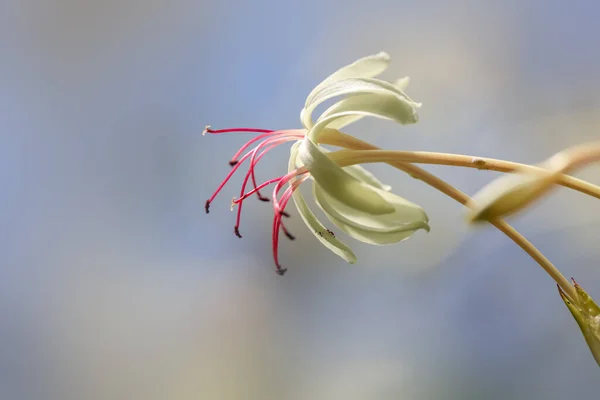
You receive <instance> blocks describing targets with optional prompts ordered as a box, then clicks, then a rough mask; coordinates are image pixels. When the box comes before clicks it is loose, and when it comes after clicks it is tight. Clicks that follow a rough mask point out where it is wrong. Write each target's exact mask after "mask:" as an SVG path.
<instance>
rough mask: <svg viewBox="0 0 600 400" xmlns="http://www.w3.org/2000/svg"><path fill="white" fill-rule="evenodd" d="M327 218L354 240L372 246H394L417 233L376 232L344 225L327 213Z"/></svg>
mask: <svg viewBox="0 0 600 400" xmlns="http://www.w3.org/2000/svg"><path fill="white" fill-rule="evenodd" d="M325 215H327V218H329V220H330V221H331V222H333V223H334V224H335V225H336V226H337V227H339V228H340V229H341V230H342V231H344V233H346V234H347V235H349V236H352V237H353V238H354V239H356V240H359V241H361V242H363V243H367V244H372V245H376V246H384V245H387V244H394V243H398V242H401V241H403V240H406V239H408V238H410V237H411V236H412V235H413V233H415V231H398V232H374V231H370V230H367V229H360V228H356V227H354V226H351V225H347V224H344V223H343V222H342V221H340V220H338V219H337V218H335V217H333V216H331V215H329V214H327V213H325Z"/></svg>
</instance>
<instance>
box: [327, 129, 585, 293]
mask: <svg viewBox="0 0 600 400" xmlns="http://www.w3.org/2000/svg"><path fill="white" fill-rule="evenodd" d="M329 144H334V143H329ZM335 145H340V144H335ZM344 146H347V147H348V148H351V149H360V150H361V154H363V153H364V152H368V151H369V150H376V149H378V148H377V147H376V146H374V145H372V144H370V143H367V142H364V141H362V140H358V139H357V141H355V142H346V143H344ZM378 151H379V152H381V150H378ZM343 152H344V150H342V151H340V152H337V153H338V154H339V153H343ZM335 154H336V153H330V154H329V156H331V157H332V158H334V157H335V156H334V155H335ZM363 155H364V154H363ZM363 162H364V160H362V159H361V160H357V159H354V160H346V159H344V162H343V164H342V163H340V166H347V165H352V164H358V163H363ZM373 162H375V161H373ZM380 162H385V163H387V164H389V165H391V166H393V167H395V168H397V169H399V170H401V171H404V172H406V173H407V174H409V175H411V176H413V177H414V178H417V179H420V180H421V181H423V182H425V183H426V184H428V185H429V186H431V187H433V188H435V189H437V190H439V191H440V192H442V193H444V194H445V195H447V196H449V197H451V198H453V199H454V200H456V201H458V202H459V203H461V204H463V205H464V206H466V207H468V206H469V203H470V200H471V198H470V197H469V196H468V195H466V194H465V193H463V192H461V191H460V190H458V189H457V188H455V187H454V186H452V185H450V184H449V183H447V182H446V181H444V180H442V179H440V178H438V177H437V176H435V175H433V174H431V173H429V172H427V171H425V170H424V169H422V168H420V167H418V166H416V165H413V164H411V163H408V162H405V161H404V160H398V159H395V160H394V159H385V160H380ZM490 223H491V224H492V225H494V226H495V227H496V228H498V229H499V230H500V231H501V232H503V233H504V234H505V235H506V236H508V237H509V238H510V239H511V240H512V241H513V242H515V243H516V244H517V245H518V246H519V247H521V249H523V250H524V251H525V252H526V253H527V254H529V255H530V256H531V257H532V258H533V259H534V260H535V261H536V262H537V263H538V264H539V265H540V266H541V267H542V268H543V269H544V271H546V273H548V275H550V277H551V278H552V279H553V280H554V281H555V282H556V283H557V284H558V285H559V286H560V287H561V288H562V289H563V290H564V291H565V292H566V293H567V294H568V295H569V296H576V292H575V288H574V287H573V286H572V285H571V284H570V283H569V281H568V280H567V279H566V278H565V277H564V275H563V274H561V273H560V271H559V270H558V268H556V267H555V266H554V264H552V262H550V260H548V259H547V258H546V257H545V256H544V255H543V254H542V253H541V252H540V251H539V250H538V249H537V248H536V247H535V246H534V245H533V244H532V243H531V242H530V241H529V240H527V239H526V238H525V237H524V236H523V235H521V234H520V233H519V232H518V231H517V230H516V229H515V228H513V227H512V226H511V225H509V224H508V223H507V222H505V221H504V220H502V219H496V220H492V221H490ZM573 298H574V297H573Z"/></svg>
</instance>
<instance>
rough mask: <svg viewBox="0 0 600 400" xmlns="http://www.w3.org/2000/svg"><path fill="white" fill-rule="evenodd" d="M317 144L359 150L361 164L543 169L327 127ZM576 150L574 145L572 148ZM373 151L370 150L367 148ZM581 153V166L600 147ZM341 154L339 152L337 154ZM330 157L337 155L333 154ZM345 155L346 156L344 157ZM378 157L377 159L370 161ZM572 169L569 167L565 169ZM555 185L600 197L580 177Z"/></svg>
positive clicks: (563, 177) (597, 154) (578, 162)
mask: <svg viewBox="0 0 600 400" xmlns="http://www.w3.org/2000/svg"><path fill="white" fill-rule="evenodd" d="M320 143H322V144H329V145H333V146H340V147H344V148H349V149H360V150H361V152H360V155H358V154H357V155H356V157H360V159H361V163H368V162H386V160H396V161H403V162H410V163H419V164H437V165H448V166H457V167H467V168H477V169H486V170H492V171H498V172H527V171H530V172H541V171H545V170H544V169H543V168H539V167H535V166H532V165H527V164H520V163H516V162H511V161H504V160H497V159H494V158H486V157H475V156H469V155H461V154H446V153H434V152H426V151H395V150H381V149H379V148H378V147H375V146H372V145H371V144H369V143H367V142H365V141H362V140H360V139H357V138H355V137H353V136H350V135H347V134H345V133H342V132H339V131H336V130H333V129H329V130H327V131H326V132H324V134H323V135H322V136H321V138H320ZM574 149H575V148H574ZM370 150H372V151H370ZM578 151H580V153H579V154H580V155H578V156H573V157H574V158H575V157H576V158H577V159H576V163H575V164H574V165H577V166H580V165H582V163H587V162H590V161H589V160H590V159H594V160H597V159H598V157H600V146H595V148H594V149H593V150H590V149H589V147H587V150H584V149H583V147H582V148H581V149H580V150H578ZM340 156H341V154H340ZM332 157H339V156H333V153H332ZM344 157H345V156H344ZM369 160H377V161H369ZM568 169H569V170H571V169H572V168H571V166H569V168H568ZM556 183H557V184H559V185H562V186H565V187H567V188H569V189H573V190H577V191H579V192H581V193H584V194H587V195H589V196H592V197H595V198H597V199H600V186H597V185H593V184H591V183H589V182H586V181H584V180H581V179H577V178H574V177H572V176H569V175H564V174H563V175H561V176H559V177H558V179H557V182H556Z"/></svg>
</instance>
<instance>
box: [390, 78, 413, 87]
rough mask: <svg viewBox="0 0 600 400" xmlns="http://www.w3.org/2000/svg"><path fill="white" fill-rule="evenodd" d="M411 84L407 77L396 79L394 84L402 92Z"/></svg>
mask: <svg viewBox="0 0 600 400" xmlns="http://www.w3.org/2000/svg"><path fill="white" fill-rule="evenodd" d="M409 83H410V78H409V77H408V76H405V77H404V78H400V79H396V80H395V81H394V83H393V85H394V86H396V87H397V88H398V89H400V90H406V88H407V87H408V84H409Z"/></svg>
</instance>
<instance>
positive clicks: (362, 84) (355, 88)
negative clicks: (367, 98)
mask: <svg viewBox="0 0 600 400" xmlns="http://www.w3.org/2000/svg"><path fill="white" fill-rule="evenodd" d="M361 94H387V95H392V96H397V97H399V98H401V99H404V100H405V101H406V102H408V103H412V104H413V105H414V107H420V106H421V104H420V103H416V102H415V101H413V100H412V99H411V98H410V97H408V95H407V94H406V93H404V91H402V90H401V89H399V87H398V86H396V85H394V84H392V83H389V82H385V81H382V80H380V79H373V78H348V79H344V80H340V81H335V82H332V83H331V84H329V85H328V86H324V87H323V88H321V89H320V90H319V91H318V92H316V93H315V94H314V96H313V98H312V101H311V102H310V104H308V105H307V106H305V107H304V109H303V110H302V112H301V114H300V119H301V121H302V124H303V125H304V126H305V127H306V128H307V129H309V128H311V127H312V125H313V124H312V113H313V111H314V110H315V108H316V107H317V106H318V105H319V104H321V103H323V102H324V101H327V100H329V99H332V98H334V97H338V96H357V95H361Z"/></svg>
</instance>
